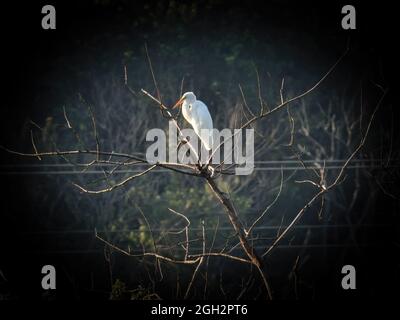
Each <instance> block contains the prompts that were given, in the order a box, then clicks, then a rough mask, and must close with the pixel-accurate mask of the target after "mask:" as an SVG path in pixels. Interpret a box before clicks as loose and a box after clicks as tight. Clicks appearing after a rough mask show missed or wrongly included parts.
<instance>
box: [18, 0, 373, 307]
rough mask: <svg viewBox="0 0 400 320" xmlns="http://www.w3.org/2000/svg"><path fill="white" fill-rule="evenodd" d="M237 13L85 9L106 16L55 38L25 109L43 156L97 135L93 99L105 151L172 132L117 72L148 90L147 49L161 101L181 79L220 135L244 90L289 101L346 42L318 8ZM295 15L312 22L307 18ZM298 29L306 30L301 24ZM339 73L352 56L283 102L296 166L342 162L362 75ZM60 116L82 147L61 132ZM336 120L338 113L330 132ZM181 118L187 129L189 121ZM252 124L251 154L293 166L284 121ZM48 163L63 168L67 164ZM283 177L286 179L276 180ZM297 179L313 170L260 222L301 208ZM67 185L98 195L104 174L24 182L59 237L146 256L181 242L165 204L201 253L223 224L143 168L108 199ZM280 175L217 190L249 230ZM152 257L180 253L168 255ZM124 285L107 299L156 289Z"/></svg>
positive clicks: (165, 4) (116, 285)
mask: <svg viewBox="0 0 400 320" xmlns="http://www.w3.org/2000/svg"><path fill="white" fill-rule="evenodd" d="M242 5H243V6H237V5H235V3H233V4H232V6H228V5H227V4H226V3H225V2H223V1H219V0H205V1H198V2H192V3H186V2H180V1H172V0H171V1H148V2H146V3H141V2H140V3H136V2H134V1H124V0H120V1H109V0H94V1H93V2H92V3H91V4H90V5H88V8H90V10H97V11H96V12H98V13H99V16H103V17H104V19H101V21H92V20H90V21H87V22H86V23H85V22H84V21H81V23H80V24H78V23H77V24H76V26H74V25H71V29H70V30H69V31H67V32H65V33H64V37H65V39H67V45H68V48H67V50H61V49H60V51H59V54H58V55H57V56H56V57H55V58H54V59H53V60H51V61H50V62H49V64H48V67H47V68H46V72H44V74H43V76H42V78H41V80H40V81H38V83H37V84H36V86H37V88H36V89H37V90H36V91H37V92H38V96H37V97H36V99H35V100H33V102H32V103H33V105H34V108H33V109H32V110H35V111H33V112H32V114H31V116H32V118H33V119H35V120H36V119H37V122H38V123H40V124H41V125H42V126H43V128H44V129H43V131H41V132H38V131H35V135H36V136H37V137H38V138H41V139H40V141H38V142H37V144H38V148H39V149H40V150H55V145H57V148H59V149H77V148H84V147H86V146H88V147H89V148H94V146H95V144H94V143H95V141H94V137H93V133H92V131H93V130H92V129H93V128H92V125H91V121H90V117H89V114H88V111H87V105H91V106H92V107H93V110H94V113H95V116H96V120H97V124H98V131H99V138H100V145H101V148H102V149H103V150H108V151H112V150H113V151H117V152H126V153H135V152H145V148H146V142H145V134H146V130H147V129H149V128H155V127H158V128H163V129H166V128H167V125H168V123H167V121H166V120H165V119H163V118H162V117H161V116H160V114H159V111H158V109H157V107H156V106H155V105H154V103H152V101H149V99H147V98H146V97H143V96H141V95H140V94H138V95H137V96H133V95H131V94H130V93H129V92H128V91H127V90H126V88H125V86H124V71H123V70H124V66H126V67H127V70H128V82H129V84H130V86H131V87H132V88H134V90H136V91H139V90H140V88H145V89H146V90H149V92H153V93H154V86H153V81H152V78H151V74H150V72H149V68H148V65H147V61H146V54H145V51H144V44H145V43H147V45H148V47H149V53H150V56H151V59H152V63H153V66H154V69H155V73H156V77H157V81H158V84H159V87H160V91H161V93H162V96H163V101H164V102H165V103H166V104H167V105H171V104H172V103H173V102H174V101H175V100H176V99H177V98H178V96H179V94H180V87H181V83H182V79H184V81H183V91H189V90H191V91H194V92H195V93H196V95H197V96H198V98H200V99H202V100H204V101H205V102H206V103H207V105H208V106H209V109H210V112H211V114H212V116H213V119H214V125H215V127H217V128H225V127H230V128H233V127H235V119H236V118H237V117H238V116H239V117H240V116H241V115H242V109H243V99H242V96H241V93H240V91H239V89H238V85H239V84H240V85H241V87H242V89H243V92H244V94H245V97H246V101H247V104H248V105H249V107H250V109H252V110H253V111H254V112H258V108H259V92H258V83H257V75H258V76H259V82H260V86H261V92H260V94H261V96H262V99H263V100H264V101H265V102H266V104H267V105H268V106H270V107H272V106H274V105H276V104H277V103H279V101H280V97H279V95H280V92H279V90H280V88H281V82H282V78H284V80H285V91H284V94H285V96H286V97H292V96H294V95H295V94H298V93H300V92H302V91H304V90H306V89H308V88H309V87H310V86H311V85H313V84H314V83H315V81H316V80H318V79H319V78H320V77H321V75H322V74H323V73H324V72H326V70H327V69H328V68H329V67H330V65H331V64H332V63H333V62H334V61H335V59H336V58H337V57H338V56H339V54H340V53H342V51H343V49H344V45H345V43H346V41H345V40H343V39H342V38H339V37H338V36H337V35H335V34H334V33H332V32H331V33H329V31H328V30H322V31H321V30H318V28H321V24H322V25H323V23H322V22H321V18H320V17H319V16H318V14H317V13H315V12H314V13H313V12H299V16H301V17H302V18H297V19H292V18H293V16H292V15H293V11H285V10H284V8H285V6H286V5H287V1H283V2H280V3H278V2H277V1H273V2H272V4H271V8H270V9H269V10H265V9H262V8H261V7H260V10H257V8H253V10H245V9H243V7H245V8H246V6H247V4H242ZM249 6H250V4H249ZM247 9H248V8H247ZM278 13H279V16H278ZM302 13H303V14H304V16H302V15H301V14H302ZM296 15H297V13H296ZM303 20H304V21H305V20H307V21H308V22H307V23H303V22H304V21H303ZM298 24H302V25H303V27H302V28H300V27H296V26H297V25H298ZM78 29H79V30H78ZM324 31H326V32H327V33H324ZM318 32H319V33H318ZM315 34H317V35H318V36H316V35H315ZM64 46H66V45H64ZM61 48H65V47H61ZM356 50H357V48H356ZM351 59H353V58H350V61H352V60H351ZM346 66H348V63H347V62H345V63H344V64H343V66H341V67H339V68H338V69H339V70H338V72H337V73H336V74H335V78H334V79H333V80H331V79H328V80H327V82H326V84H324V85H323V86H322V87H321V88H320V89H319V90H318V92H316V93H313V94H312V95H310V96H309V97H307V98H306V99H305V100H304V101H302V102H296V103H295V104H292V105H290V107H291V110H292V115H293V117H294V119H295V129H294V130H295V134H296V137H295V141H294V145H293V146H294V148H295V150H296V152H298V153H299V154H301V155H302V156H303V157H304V159H309V160H312V159H319V160H321V159H322V160H323V159H327V160H328V159H343V158H345V157H346V156H348V154H349V152H350V151H351V150H352V148H353V147H354V144H355V143H357V142H358V138H359V132H357V133H356V134H354V136H352V140H351V142H349V144H347V145H346V144H343V141H345V140H346V139H347V138H348V132H347V131H346V123H345V121H344V118H343V117H344V115H346V116H348V117H349V119H351V120H352V121H354V120H355V119H357V117H358V113H359V109H358V107H357V108H356V107H355V106H357V105H358V99H359V96H358V88H359V82H357V83H356V85H354V79H355V78H356V79H358V78H359V77H360V76H362V75H363V74H362V72H360V70H359V69H357V65H355V66H353V67H354V73H352V74H348V71H346V70H348V69H346ZM360 69H362V68H360ZM39 92H40V94H39ZM35 106H36V107H35ZM63 108H65V111H66V113H67V115H68V119H69V121H70V122H71V124H72V126H73V127H74V128H75V130H76V131H77V133H78V134H79V136H80V138H81V141H78V140H77V139H76V134H75V133H74V132H72V131H71V130H70V129H67V128H65V119H64V115H63ZM345 110H346V112H344V111H345ZM332 119H335V123H334V124H332ZM180 121H181V123H182V125H183V126H187V125H188V124H187V123H185V122H184V121H183V120H182V119H181V120H180ZM31 128H32V125H31V124H29V123H28V122H27V124H26V126H25V128H24V133H23V135H24V136H27V137H29V131H30V129H31ZM305 128H308V130H309V131H307V130H304V129H305ZM256 130H257V133H258V134H259V135H257V137H256V146H257V148H259V149H260V150H262V152H260V153H259V154H257V155H256V160H257V161H270V160H284V159H296V158H295V156H294V153H293V150H292V149H291V148H288V147H287V144H288V142H289V141H290V126H289V123H288V119H287V114H286V111H284V112H281V113H277V114H274V115H273V116H272V117H271V118H270V119H269V120H266V121H263V122H262V123H260V124H257V126H256ZM312 140H313V141H314V142H312ZM321 146H323V147H322V148H321ZM321 150H322V151H321ZM71 160H73V161H76V162H83V161H87V160H88V158H87V157H85V156H77V157H75V158H71ZM56 161H57V162H58V163H65V160H63V159H58V160H56ZM102 168H103V169H104V170H108V169H109V168H107V167H102ZM290 174H291V172H285V173H284V178H285V179H287V178H288V176H289V175H290ZM123 177H126V174H116V175H114V176H113V177H111V178H110V180H109V182H110V183H111V184H112V183H115V182H116V181H119V180H120V179H122V178H123ZM305 178H309V176H307V174H305V173H304V172H301V171H299V172H294V173H293V176H292V178H291V179H290V180H288V181H286V180H285V185H284V188H283V191H282V195H281V198H280V199H279V201H278V202H277V203H276V205H275V206H274V208H273V210H272V212H270V213H269V215H268V222H267V223H268V225H280V224H282V223H283V218H282V217H284V218H285V221H289V219H290V217H291V216H293V214H294V213H296V212H297V211H298V210H299V209H300V208H301V207H302V206H303V205H304V201H305V200H304V199H308V197H309V196H310V195H311V194H313V192H314V191H315V190H313V189H312V188H310V187H307V188H305V187H304V185H299V184H297V183H295V182H294V181H295V180H301V179H305ZM328 178H330V177H329V176H328ZM352 178H353V177H352V175H351V174H350V178H349V179H348V184H347V185H346V186H343V189H344V190H346V188H348V189H353V188H354V181H353V180H352ZM70 180H73V181H77V182H78V183H80V184H83V185H86V186H88V187H93V188H98V186H101V183H102V182H101V181H100V182H99V177H97V176H92V175H82V176H73V177H70V176H68V177H67V178H66V177H65V176H51V177H49V181H50V182H49V181H46V183H43V184H39V185H37V181H35V184H36V185H35V188H32V191H31V194H32V198H35V199H40V198H41V199H43V200H44V203H45V205H46V206H49V207H50V209H51V210H49V211H50V213H49V216H48V217H42V218H43V219H42V221H43V223H45V224H46V227H47V228H48V229H50V230H51V229H52V227H53V226H58V225H59V223H60V221H62V222H63V228H64V229H66V230H67V229H69V230H74V229H86V230H88V229H89V230H94V229H95V228H96V229H97V230H101V231H102V232H104V233H105V234H106V238H107V239H108V240H109V241H110V242H112V243H115V244H116V245H119V246H121V247H123V248H132V249H139V250H141V249H144V250H146V251H152V250H154V249H155V248H154V241H156V242H157V241H158V240H160V239H163V240H164V241H165V242H166V243H167V244H171V245H173V244H174V243H176V236H174V235H170V234H168V233H167V232H166V230H168V229H169V228H180V227H182V226H184V224H183V222H182V221H181V219H180V218H178V217H176V216H174V215H173V214H171V213H170V212H169V210H168V208H172V209H174V210H176V211H178V212H181V213H183V214H185V215H187V216H188V217H190V219H191V221H192V227H194V228H195V229H196V230H197V231H195V233H196V234H193V235H191V236H193V238H196V237H200V233H201V232H200V230H198V229H199V227H200V221H201V220H203V219H204V220H205V225H206V228H207V241H208V246H209V245H210V243H211V241H212V239H213V232H214V229H215V227H216V225H217V224H219V226H220V227H221V226H229V222H228V219H227V217H226V216H225V215H223V214H221V213H222V208H221V207H220V206H219V205H218V203H217V202H216V201H215V199H214V196H213V195H212V194H211V192H210V190H209V189H208V187H207V186H206V185H205V184H204V183H203V182H202V181H198V180H196V179H193V178H191V177H183V176H181V175H177V174H173V173H164V174H160V173H151V174H149V175H148V176H146V177H145V178H143V179H137V180H135V181H134V182H133V183H131V184H128V185H126V186H124V187H123V188H121V189H118V190H116V191H115V192H112V193H110V194H104V195H98V196H88V195H85V194H84V195H82V194H80V193H79V192H77V190H76V189H74V187H73V186H71V184H70V183H68V182H69V181H70ZM279 181H280V171H279V170H276V171H263V172H261V171H259V172H255V173H253V174H252V175H251V176H250V177H227V178H224V179H221V180H219V181H218V183H219V185H220V186H221V188H222V189H223V190H224V191H225V192H228V193H230V194H231V195H232V197H233V199H234V202H235V206H236V207H237V209H238V211H239V212H240V218H241V219H243V220H244V222H245V224H246V225H250V224H251V222H252V221H253V219H254V216H255V215H254V213H257V212H260V210H263V209H264V208H265V207H266V206H267V205H268V204H270V203H271V202H272V200H273V199H274V197H275V196H276V194H277V190H278V189H279ZM364 187H365V188H368V186H364ZM350 201H351V197H350V196H347V195H346V194H345V193H344V195H339V196H332V198H331V203H330V207H329V209H327V210H326V212H325V213H324V219H325V220H326V221H328V220H336V221H342V220H344V219H345V218H344V217H343V216H340V215H333V214H332V212H333V211H334V209H336V210H342V212H346V205H347V204H348V203H349V202H350ZM65 208H68V214H67V215H65V216H57V214H56V213H57V212H58V211H60V212H61V211H62V210H64V211H65ZM312 209H313V210H314V209H315V210H314V211H312V212H313V213H312V214H310V216H309V217H308V218H307V219H308V220H307V221H308V222H317V221H319V220H318V219H319V218H318V216H317V213H318V208H312ZM49 217H50V219H49ZM149 226H150V228H149ZM232 234H233V231H227V232H225V231H223V232H221V233H220V235H219V238H218V239H217V242H218V243H219V245H221V244H222V245H223V244H224V242H227V241H231V239H230V238H229V237H230V236H232ZM268 236H270V237H271V235H268ZM304 238H305V236H304V234H300V235H299V236H298V239H299V241H302V240H303V239H304ZM161 250H165V252H168V253H171V254H174V253H176V248H173V249H171V248H168V247H166V248H164V249H161ZM155 273H157V272H155ZM138 277H139V276H138ZM132 282H133V283H135V284H134V285H133V287H136V288H137V289H135V290H133V291H132V290H129V289H127V287H130V288H131V287H132V286H131V285H126V284H125V283H124V282H123V281H122V280H116V281H115V282H113V284H112V290H111V295H110V299H149V298H157V297H156V296H153V294H154V293H155V291H154V290H153V289H154V288H151V289H148V288H147V287H146V286H143V285H142V284H140V285H139V284H138V282H139V281H137V279H134V280H133V281H132ZM233 285H234V284H232V286H233Z"/></svg>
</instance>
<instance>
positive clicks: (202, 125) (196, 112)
mask: <svg viewBox="0 0 400 320" xmlns="http://www.w3.org/2000/svg"><path fill="white" fill-rule="evenodd" d="M178 106H182V114H183V117H184V118H185V119H186V121H187V122H189V123H190V125H191V126H192V127H193V129H194V132H196V134H197V135H198V136H199V138H200V140H201V142H202V143H203V145H204V147H205V148H206V149H207V150H211V149H212V146H213V143H214V139H213V121H212V118H211V115H210V112H209V111H208V108H207V106H206V105H205V104H204V103H203V102H202V101H200V100H197V99H196V96H195V95H194V93H193V92H186V93H185V94H184V95H183V96H182V97H181V98H180V99H179V100H178V101H177V103H176V104H175V105H174V106H173V108H176V107H178Z"/></svg>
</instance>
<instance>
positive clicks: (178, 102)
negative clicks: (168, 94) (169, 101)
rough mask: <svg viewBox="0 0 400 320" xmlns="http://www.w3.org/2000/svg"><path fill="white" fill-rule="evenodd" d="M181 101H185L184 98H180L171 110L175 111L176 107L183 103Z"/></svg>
mask: <svg viewBox="0 0 400 320" xmlns="http://www.w3.org/2000/svg"><path fill="white" fill-rule="evenodd" d="M183 100H185V98H184V97H182V98H180V99H179V100H178V101H177V102H176V103H175V105H174V106H173V107H172V109H175V108H176V107H178V106H180V105H181V104H182V103H183Z"/></svg>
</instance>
